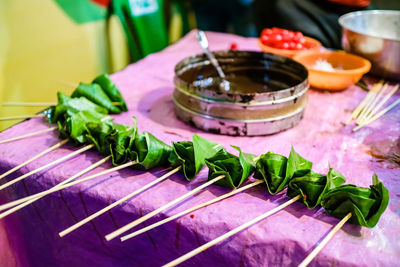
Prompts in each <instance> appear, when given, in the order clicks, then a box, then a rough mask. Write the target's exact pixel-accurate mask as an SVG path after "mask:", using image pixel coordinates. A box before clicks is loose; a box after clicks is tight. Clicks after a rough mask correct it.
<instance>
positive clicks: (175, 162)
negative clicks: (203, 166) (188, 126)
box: [168, 141, 197, 181]
mask: <svg viewBox="0 0 400 267" xmlns="http://www.w3.org/2000/svg"><path fill="white" fill-rule="evenodd" d="M172 148H173V153H171V154H170V157H169V159H168V160H169V162H170V163H171V166H172V167H173V168H175V167H178V166H182V172H183V174H184V176H185V178H186V179H187V180H188V181H191V180H193V178H194V177H195V176H196V174H197V173H196V167H195V158H194V146H193V142H191V141H181V142H176V143H175V142H174V143H172Z"/></svg>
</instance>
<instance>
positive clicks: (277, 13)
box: [254, 0, 372, 49]
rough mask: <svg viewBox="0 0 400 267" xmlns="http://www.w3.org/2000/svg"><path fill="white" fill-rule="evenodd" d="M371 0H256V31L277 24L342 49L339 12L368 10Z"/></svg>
mask: <svg viewBox="0 0 400 267" xmlns="http://www.w3.org/2000/svg"><path fill="white" fill-rule="evenodd" d="M370 2H371V1H370V0H270V1H263V0H259V1H258V0H256V1H255V4H254V11H255V20H256V25H257V27H258V31H259V32H261V31H262V29H264V28H269V27H279V28H284V29H288V30H292V31H300V32H302V33H303V34H304V35H306V36H309V37H312V38H315V39H318V40H319V41H320V42H321V43H322V44H323V46H325V47H329V48H337V49H341V32H342V29H341V27H340V25H339V23H338V19H339V17H340V16H341V15H343V14H346V13H348V12H353V11H357V10H366V9H371V8H372V6H371V5H370V4H371V3H370Z"/></svg>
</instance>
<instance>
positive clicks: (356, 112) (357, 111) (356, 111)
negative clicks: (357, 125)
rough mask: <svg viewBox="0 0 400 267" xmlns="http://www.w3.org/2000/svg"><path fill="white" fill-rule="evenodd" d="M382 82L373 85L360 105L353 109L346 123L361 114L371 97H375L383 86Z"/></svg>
mask: <svg viewBox="0 0 400 267" xmlns="http://www.w3.org/2000/svg"><path fill="white" fill-rule="evenodd" d="M382 84H383V82H382V81H380V82H379V83H376V84H374V85H373V87H372V88H371V90H370V91H369V92H368V94H367V96H366V97H365V98H364V99H363V101H361V103H360V105H359V106H358V107H356V108H355V109H354V110H353V112H352V113H351V115H350V117H349V118H348V119H347V121H346V122H345V124H346V125H347V124H349V123H350V121H351V120H352V119H356V118H357V117H358V115H360V112H361V111H362V109H363V108H364V107H365V105H366V104H367V103H368V102H369V101H370V99H371V97H373V96H374V95H375V94H376V92H377V91H378V90H379V89H380V88H381V86H382Z"/></svg>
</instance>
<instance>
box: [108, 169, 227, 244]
mask: <svg viewBox="0 0 400 267" xmlns="http://www.w3.org/2000/svg"><path fill="white" fill-rule="evenodd" d="M224 177H225V175H220V176H218V177H216V178H214V179H212V180H210V181H208V182H206V183H204V184H202V185H200V186H199V187H196V188H195V189H193V190H191V191H189V192H188V193H186V194H184V195H182V196H180V197H178V198H177V199H175V200H173V201H171V202H168V203H167V204H165V205H164V206H162V207H160V208H158V209H156V210H154V211H152V212H150V213H148V214H146V215H145V216H143V217H141V218H139V219H137V220H135V221H133V222H131V223H129V224H127V225H125V226H123V227H121V228H119V229H117V230H115V231H114V232H112V233H110V234H108V235H106V236H105V238H106V240H107V241H110V240H112V239H114V238H116V237H117V236H119V235H121V234H123V233H125V232H126V231H128V230H129V229H131V228H133V227H135V226H136V225H138V224H140V223H142V222H144V221H146V220H148V219H150V218H151V217H153V216H155V215H157V214H158V213H160V212H162V211H164V210H166V209H168V208H169V207H171V206H173V205H175V204H178V203H179V202H181V201H183V200H184V199H186V198H188V197H189V196H192V195H194V194H196V193H197V192H198V191H200V190H201V189H203V188H206V187H207V186H209V185H211V184H213V183H215V182H217V181H219V180H221V179H222V178H224Z"/></svg>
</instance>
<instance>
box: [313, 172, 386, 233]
mask: <svg viewBox="0 0 400 267" xmlns="http://www.w3.org/2000/svg"><path fill="white" fill-rule="evenodd" d="M372 181H373V184H372V185H371V186H370V187H369V188H365V187H357V186H355V185H342V186H339V187H336V188H334V189H332V190H330V191H328V192H327V193H326V194H325V196H324V197H323V198H322V201H321V205H322V206H323V207H324V208H325V210H326V212H327V213H329V214H330V215H332V216H334V217H336V218H339V219H342V218H344V217H345V216H346V215H347V214H348V213H349V212H351V214H352V216H351V218H350V220H349V222H350V223H353V224H358V225H361V226H366V227H369V228H372V227H374V226H375V225H376V224H377V223H378V221H379V218H380V217H381V215H382V213H383V212H384V211H385V209H386V207H387V205H388V203H389V192H388V190H387V189H386V187H385V186H384V185H383V184H382V182H381V181H379V179H378V177H377V176H376V174H374V175H373V177H372Z"/></svg>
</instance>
